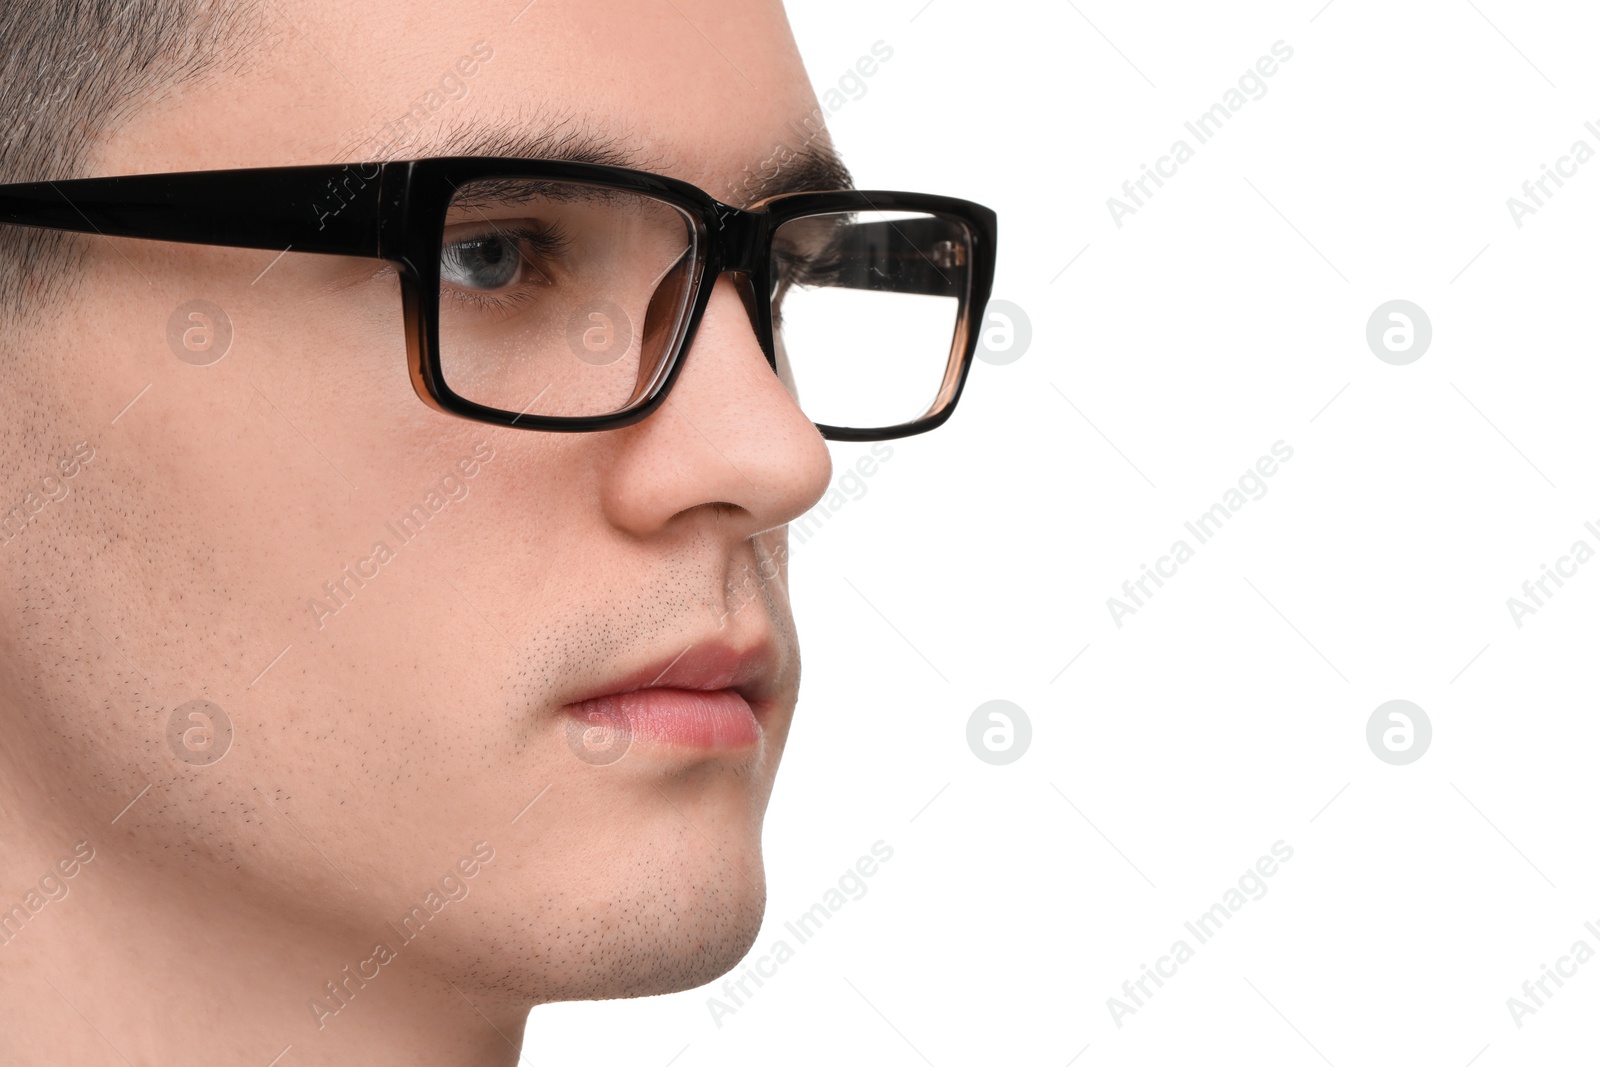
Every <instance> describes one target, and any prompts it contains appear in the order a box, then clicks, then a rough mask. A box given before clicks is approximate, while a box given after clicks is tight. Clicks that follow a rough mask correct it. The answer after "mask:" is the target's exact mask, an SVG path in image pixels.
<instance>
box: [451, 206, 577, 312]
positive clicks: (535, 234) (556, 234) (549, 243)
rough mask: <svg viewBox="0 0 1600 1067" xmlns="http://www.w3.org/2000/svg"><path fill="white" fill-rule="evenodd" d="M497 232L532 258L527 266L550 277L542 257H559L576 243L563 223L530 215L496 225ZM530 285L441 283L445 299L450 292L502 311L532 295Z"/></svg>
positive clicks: (468, 301) (460, 299)
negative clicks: (488, 288) (502, 287)
mask: <svg viewBox="0 0 1600 1067" xmlns="http://www.w3.org/2000/svg"><path fill="white" fill-rule="evenodd" d="M493 232H494V233H495V234H497V235H498V236H500V237H503V238H505V239H506V240H509V241H511V242H512V243H513V244H514V245H515V246H516V248H517V254H518V255H519V256H523V257H526V259H528V260H529V261H530V262H529V263H527V264H524V267H525V269H531V270H534V271H535V272H536V273H538V274H539V275H540V276H542V277H544V278H545V279H546V280H547V281H548V280H550V279H549V276H548V275H547V274H545V272H544V271H543V270H542V269H540V267H539V263H540V261H543V260H552V259H559V258H560V257H561V256H562V255H564V254H565V253H566V252H567V251H568V250H569V249H571V247H572V237H571V235H570V234H568V233H567V231H566V230H565V229H563V228H562V226H561V224H560V223H554V222H545V221H543V220H540V219H529V220H528V221H527V224H525V225H520V226H517V227H514V228H512V229H503V228H500V227H495V229H494V231H493ZM480 236H481V235H480ZM449 247H450V245H449V244H446V245H445V248H447V249H448V248H449ZM529 289H530V287H529V286H528V285H525V284H524V285H518V286H516V287H515V288H513V289H511V290H509V291H508V292H504V293H482V292H475V291H473V290H470V289H458V288H456V287H454V286H449V285H441V286H440V287H439V293H440V298H441V299H443V298H444V296H445V294H446V293H448V294H449V297H450V299H452V300H455V301H458V302H460V303H464V304H468V305H471V306H473V307H476V308H487V309H489V310H495V311H500V310H512V309H514V308H517V307H520V306H521V305H522V304H523V303H525V302H527V301H528V300H530V299H532V293H531V292H530V291H529Z"/></svg>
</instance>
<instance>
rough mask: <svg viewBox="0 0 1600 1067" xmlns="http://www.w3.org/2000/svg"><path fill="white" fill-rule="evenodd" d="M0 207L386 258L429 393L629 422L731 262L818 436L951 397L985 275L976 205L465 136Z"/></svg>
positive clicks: (523, 418)
mask: <svg viewBox="0 0 1600 1067" xmlns="http://www.w3.org/2000/svg"><path fill="white" fill-rule="evenodd" d="M0 223H10V224H15V225H22V226H37V227H45V228H50V229H58V230H71V231H75V232H79V233H98V234H101V235H105V236H116V237H133V238H144V239H149V240H161V241H177V242H184V243H190V244H203V245H221V246H228V247H236V248H260V249H270V250H287V249H293V250H294V251H297V252H313V253H325V254H329V255H340V256H361V257H368V258H377V259H384V260H388V261H390V262H392V263H394V264H395V265H396V269H397V271H398V273H399V276H400V280H401V295H402V308H403V312H404V317H405V325H406V335H407V350H408V355H409V363H410V369H411V379H412V384H413V386H414V387H415V389H416V392H417V395H418V396H419V397H420V398H421V399H422V400H423V402H425V403H427V404H428V405H430V406H431V407H433V408H436V409H437V410H439V411H442V412H446V413H448V414H452V415H458V416H461V417H463V418H468V419H474V420H477V421H480V422H486V423H491V424H494V425H499V426H513V427H519V428H524V429H532V430H550V431H560V432H572V431H589V430H608V429H614V428H617V427H621V426H628V425H631V424H633V423H636V422H638V421H639V420H641V419H643V418H645V417H646V416H648V415H649V414H650V413H651V412H653V411H655V410H656V409H657V408H658V407H660V406H661V404H662V403H663V401H665V399H666V397H667V393H668V392H669V390H671V388H672V385H673V383H674V382H675V381H677V379H678V376H679V374H680V373H681V372H682V370H683V364H684V359H685V353H687V352H688V351H689V349H690V346H691V344H692V343H693V341H694V337H695V331H696V329H697V328H698V327H699V325H700V321H701V319H702V318H703V317H704V315H705V310H706V307H707V305H708V304H709V303H710V300H711V293H712V289H713V286H714V284H715V282H716V281H717V280H718V279H719V278H721V276H722V275H723V274H731V275H733V276H734V281H735V284H736V287H737V289H738V292H739V293H740V296H741V298H742V301H743V303H744V306H745V311H746V313H747V315H748V316H749V319H750V324H751V327H752V329H753V330H754V333H755V336H756V339H757V340H758V342H759V343H760V346H761V349H762V352H763V353H764V354H765V356H766V359H767V363H768V364H769V365H770V366H771V367H772V369H773V370H774V371H775V372H776V373H777V374H778V376H779V378H780V379H781V380H782V381H783V383H784V385H785V386H786V387H787V388H788V390H789V392H790V394H791V395H792V396H793V397H795V400H796V403H797V404H798V405H799V407H800V410H801V411H802V412H804V413H805V415H806V417H807V418H809V419H810V420H811V421H812V422H813V423H815V424H816V426H817V429H818V430H819V431H820V432H821V433H822V435H823V436H825V437H828V438H831V439H834V440H847V441H876V440H885V439H888V438H895V437H905V436H908V435H910V434H915V433H922V432H924V431H926V430H931V429H933V428H934V427H936V426H938V425H940V424H942V423H943V422H944V421H945V420H946V419H948V418H949V417H950V413H951V411H952V410H953V409H954V407H955V403H956V400H957V399H958V398H959V397H960V395H961V389H962V386H963V385H964V383H965V381H966V376H967V372H968V370H969V369H970V367H971V364H972V357H973V354H974V353H975V351H976V349H977V345H978V339H979V332H980V331H979V329H978V327H979V325H980V321H981V320H980V316H981V315H982V313H983V310H984V307H985V305H986V304H987V303H988V300H989V292H990V288H991V286H992V284H993V277H994V248H995V236H996V221H995V214H994V212H993V211H991V210H989V209H988V208H986V207H983V206H982V205H980V204H975V203H971V202H969V201H966V200H957V199H953V198H950V197H943V196H933V195H927V194H920V193H903V192H861V191H854V190H850V191H828V192H802V193H789V194H785V195H781V196H777V197H773V198H770V199H768V200H764V201H762V202H760V203H759V204H757V205H754V206H753V208H752V209H751V210H744V209H741V208H737V207H732V206H730V205H728V204H724V203H721V202H720V201H718V200H716V199H714V198H713V197H711V196H710V195H709V194H707V193H706V192H704V191H703V190H701V189H699V188H696V187H695V186H693V185H690V184H688V183H687V182H683V181H678V180H676V179H673V178H667V177H663V176H660V175H655V174H647V173H645V172H642V171H636V170H628V169H623V168H619V167H609V166H601V165H597V164H589V163H573V162H564V161H549V160H526V159H499V158H488V157H479V156H469V157H451V158H435V159H420V160H411V161H406V162H390V163H363V164H349V165H343V166H340V165H332V166H313V167H274V168H262V169H248V170H219V171H195V172H188V173H179V174H151V175H136V176H126V177H111V178H80V179H73V180H68V181H57V182H33V183H24V184H14V185H0Z"/></svg>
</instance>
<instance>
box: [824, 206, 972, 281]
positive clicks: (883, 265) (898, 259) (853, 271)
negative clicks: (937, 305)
mask: <svg viewBox="0 0 1600 1067" xmlns="http://www.w3.org/2000/svg"><path fill="white" fill-rule="evenodd" d="M837 251H838V255H839V268H838V270H837V272H836V273H835V272H830V277H829V279H828V283H829V284H830V285H833V286H839V287H843V288H846V289H869V290H874V291H879V292H894V293H911V294H915V295H919V296H946V297H955V298H957V299H959V298H961V297H964V296H966V293H967V279H968V277H969V271H968V270H967V264H968V259H969V257H970V254H971V253H970V249H969V247H968V241H967V235H966V229H965V227H963V226H962V225H961V224H960V223H958V222H953V221H951V220H949V219H943V218H937V217H934V218H920V219H897V220H895V221H882V222H858V223H855V224H854V225H852V226H849V227H848V228H846V229H845V230H844V231H843V232H842V233H841V235H840V241H839V245H838V249H837Z"/></svg>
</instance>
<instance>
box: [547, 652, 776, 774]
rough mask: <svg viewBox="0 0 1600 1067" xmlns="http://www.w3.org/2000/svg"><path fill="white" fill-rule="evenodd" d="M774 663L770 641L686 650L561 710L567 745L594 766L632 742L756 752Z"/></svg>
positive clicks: (618, 754) (608, 760)
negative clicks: (743, 645) (747, 645)
mask: <svg viewBox="0 0 1600 1067" xmlns="http://www.w3.org/2000/svg"><path fill="white" fill-rule="evenodd" d="M776 662H777V656H776V652H775V650H774V648H773V646H772V645H771V644H769V643H761V644H757V645H754V646H752V647H749V648H746V649H736V648H733V647H731V646H729V645H725V644H721V643H718V642H711V641H708V642H705V643H700V644H691V645H688V646H687V647H685V648H683V649H682V650H681V651H679V652H677V653H676V654H675V655H673V656H671V657H669V658H667V659H663V660H658V661H656V662H654V663H651V664H649V665H647V666H645V667H642V668H640V669H639V670H636V671H633V672H631V673H629V674H627V675H625V676H624V677H622V678H619V679H617V680H614V681H611V682H607V683H604V684H603V685H602V686H601V687H600V688H599V689H597V690H595V691H592V692H590V693H588V694H586V695H584V696H582V697H580V698H579V699H577V700H574V701H572V702H571V703H569V704H567V705H565V706H564V707H563V708H562V709H561V710H562V712H563V714H564V715H565V716H566V718H567V724H566V725H567V740H568V743H569V744H570V745H571V746H572V749H573V752H574V753H575V754H577V755H578V756H579V758H581V759H583V760H585V761H586V762H589V763H595V764H605V763H612V762H615V761H616V760H617V759H620V758H621V757H622V755H623V754H624V753H625V752H627V751H628V749H629V748H631V747H632V746H634V745H648V746H662V747H671V748H679V749H688V750H693V751H697V752H710V753H724V752H726V753H733V752H739V751H742V750H746V749H750V748H754V747H756V746H757V745H759V744H760V742H761V737H762V730H763V720H764V718H765V717H766V712H767V711H768V709H770V708H771V706H772V704H773V701H774V699H775V697H776V690H775V688H774V676H775V673H776V669H775V668H776Z"/></svg>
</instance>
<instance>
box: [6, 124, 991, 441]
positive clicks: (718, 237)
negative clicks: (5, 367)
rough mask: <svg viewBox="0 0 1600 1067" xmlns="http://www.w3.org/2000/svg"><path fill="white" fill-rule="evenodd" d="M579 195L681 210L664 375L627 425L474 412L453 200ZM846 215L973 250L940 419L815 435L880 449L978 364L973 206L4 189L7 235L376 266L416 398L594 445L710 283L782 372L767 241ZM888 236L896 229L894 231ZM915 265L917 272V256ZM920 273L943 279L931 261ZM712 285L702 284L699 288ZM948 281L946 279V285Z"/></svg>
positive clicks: (661, 191)
mask: <svg viewBox="0 0 1600 1067" xmlns="http://www.w3.org/2000/svg"><path fill="white" fill-rule="evenodd" d="M499 178H513V179H531V180H543V181H562V182H575V183H582V184H588V185H597V186H602V187H608V188H613V189H618V190H623V191H630V192H635V193H641V194H645V195H647V196H651V197H654V198H655V199H657V200H660V201H663V202H666V203H668V204H671V205H673V206H675V207H677V208H679V209H680V210H682V211H683V212H684V213H685V215H686V216H687V218H688V219H689V220H690V221H691V223H692V224H693V225H694V226H695V228H696V233H695V235H694V236H695V249H696V253H697V254H696V260H697V262H696V263H695V265H694V274H693V277H692V278H691V280H690V285H691V287H692V288H691V290H690V292H689V294H688V301H687V302H688V308H689V310H688V314H687V315H686V316H685V317H684V322H683V324H682V325H681V326H680V327H679V335H678V337H677V339H676V340H675V341H674V342H673V346H674V347H673V350H672V352H671V354H670V356H668V357H667V362H666V364H665V372H664V373H662V374H659V375H658V376H657V381H656V382H655V384H654V386H653V387H652V388H651V389H650V391H649V393H648V394H647V395H646V396H645V397H644V398H643V399H642V400H640V401H638V402H636V403H635V404H633V405H632V406H630V407H628V408H625V409H624V410H622V411H619V412H614V413H611V414H606V415H596V416H538V415H525V414H519V413H514V412H509V411H502V410H500V409H499V408H492V407H486V406H484V405H482V404H477V403H475V402H473V401H471V400H468V399H466V398H465V397H462V396H460V395H459V394H457V393H456V392H454V391H453V390H452V389H451V388H450V387H449V385H448V384H447V383H446V382H445V380H444V375H443V373H442V369H441V362H440V354H439V305H438V301H439V260H440V254H441V252H442V251H443V246H444V230H445V217H446V213H447V211H448V209H449V206H450V203H451V199H452V197H453V196H454V195H455V193H456V191H457V189H458V188H459V187H460V186H461V185H463V184H465V183H467V182H472V181H478V180H482V179H499ZM848 211H887V212H916V213H924V214H928V215H932V216H936V217H938V218H942V219H948V220H953V221H955V222H957V223H959V224H961V225H962V226H963V227H964V228H965V230H966V232H967V234H968V235H969V236H970V243H969V247H968V249H967V252H966V254H967V255H968V257H969V258H968V261H967V263H966V264H964V267H965V271H966V281H967V284H966V286H965V291H964V292H957V293H955V294H954V295H956V296H957V298H958V300H959V304H958V308H957V314H956V328H955V335H954V338H953V342H952V345H951V353H950V360H949V363H948V364H947V366H946V371H945V378H944V381H943V383H942V385H941V388H940V391H939V393H938V396H937V398H936V400H935V406H933V407H932V408H931V410H930V411H929V412H928V413H927V414H925V415H923V416H921V417H919V418H917V419H915V420H913V421H911V422H905V423H900V424H898V425H895V426H888V427H876V428H870V429H861V428H857V427H842V426H829V425H825V424H821V423H816V424H815V425H816V427H817V429H818V431H819V432H820V433H821V434H822V435H823V436H824V437H826V438H829V439H831V440H840V441H882V440H889V439H892V438H899V437H908V436H911V435H913V434H918V433H925V432H926V431H928V430H932V429H934V428H935V427H938V426H940V425H942V424H943V423H944V422H945V421H946V420H947V419H949V417H950V415H951V413H952V412H953V411H954V409H955V405H956V401H957V400H958V399H960V396H961V391H962V388H963V387H964V386H965V384H966V378H967V373H968V371H969V370H970V369H971V366H972V359H973V356H974V355H975V354H976V352H977V346H978V342H979V336H980V330H979V325H980V322H981V316H982V314H983V311H984V308H985V307H986V306H987V304H988V301H989V296H990V292H991V289H992V286H993V280H994V255H995V241H996V230H997V223H996V218H995V213H994V212H993V211H992V210H990V209H989V208H987V207H984V206H983V205H981V204H976V203H973V202H971V201H968V200H961V199H957V198H954V197H947V196H937V195H934V194H931V193H907V192H893V191H886V190H867V191H862V190H832V191H822V192H799V193H785V194H782V195H779V196H775V197H772V198H770V199H767V200H764V201H762V202H760V203H758V204H755V205H752V207H751V208H750V209H744V208H738V207H734V206H732V205H730V204H725V203H722V202H721V201H719V200H717V199H716V198H714V197H712V196H711V195H710V194H709V193H707V192H705V191H704V190H703V189H700V188H699V187H697V186H694V185H691V184H690V183H688V182H685V181H680V180H678V179H675V178H669V177H665V176H663V175H658V174H650V173H647V172H645V171H638V170H630V169H627V168H623V167H611V166H604V165H600V164H593V163H576V162H571V161H566V160H530V159H507V158H500V157H489V156H446V157H434V158H429V159H416V160H405V161H398V162H386V163H350V164H331V165H322V166H301V167H263V168H247V169H238V170H211V171H185V172H176V173H166V174H140V175H124V176H118V177H104V178H74V179H66V180H61V181H45V182H25V183H18V184H11V185H0V224H11V225H19V226H32V227H40V228H46V229H55V230H67V231H72V232H77V233H89V234H100V235H102V236H106V237H128V238H136V239H143V240H155V241H174V242H179V243H185V244H200V245H213V246H222V247H230V248H259V249H267V250H272V251H297V252H309V253H320V254H326V255H338V256H355V257H363V258H371V259H383V260H387V261H389V262H391V263H393V264H395V266H396V269H397V273H398V275H399V277H400V291H401V301H402V310H403V314H404V317H405V325H406V333H407V352H408V357H409V358H408V362H409V366H410V373H411V381H412V386H413V388H414V389H415V390H416V393H417V396H418V397H419V398H420V399H421V400H422V401H423V402H424V403H426V404H427V405H429V406H430V407H432V408H434V409H435V410H438V411H440V412H443V413H445V414H449V415H456V416H459V417H462V418H467V419H473V420H475V421H479V422H485V423H489V424H492V425H497V426H508V427H516V428H520V429H530V430H546V431H553V432H567V433H571V432H587V431H595V430H610V429H617V428H620V427H624V426H630V425H633V424H634V423H637V422H639V421H641V420H643V419H645V418H647V417H648V416H649V415H651V414H652V413H653V412H654V411H655V410H656V409H657V408H659V407H660V406H661V405H662V403H663V402H665V400H666V397H667V394H668V393H669V392H670V391H671V389H672V386H673V384H674V383H675V382H676V381H677V378H678V375H679V373H680V372H681V371H682V369H683V365H684V360H685V356H686V354H687V353H688V351H689V349H690V348H691V346H692V345H693V343H694V337H695V333H696V330H697V329H698V327H699V325H700V321H701V319H702V318H703V317H704V315H705V310H706V307H707V306H708V305H709V303H710V300H711V293H712V290H713V289H714V287H715V282H716V281H717V279H719V278H721V276H722V275H723V274H725V273H735V274H742V275H745V276H747V277H748V278H749V280H750V282H751V286H752V288H753V290H754V293H755V300H754V302H753V306H749V308H748V309H749V310H750V312H751V318H752V325H753V327H754V329H755V332H756V337H757V340H758V341H759V342H760V345H761V349H762V352H763V353H764V354H765V356H766V359H767V363H768V364H769V365H770V366H771V367H772V368H773V370H774V372H776V370H777V354H776V348H775V344H774V336H773V323H772V306H771V299H770V297H771V293H772V291H773V279H772V235H773V233H774V232H775V231H776V230H777V228H778V227H779V226H780V225H781V224H783V223H785V222H788V221H791V220H793V219H797V218H804V217H807V216H811V215H819V214H828V213H833V212H848ZM889 225H890V226H891V228H892V227H893V226H894V224H893V223H890V224H889ZM924 258H926V257H925V256H924ZM926 266H927V268H931V269H932V270H933V271H935V272H936V273H940V275H941V276H942V272H939V270H938V266H937V265H936V264H935V263H934V262H933V261H932V260H928V262H927V264H926ZM708 278H709V279H710V282H709V283H708V282H707V279H708ZM946 281H948V279H946Z"/></svg>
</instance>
